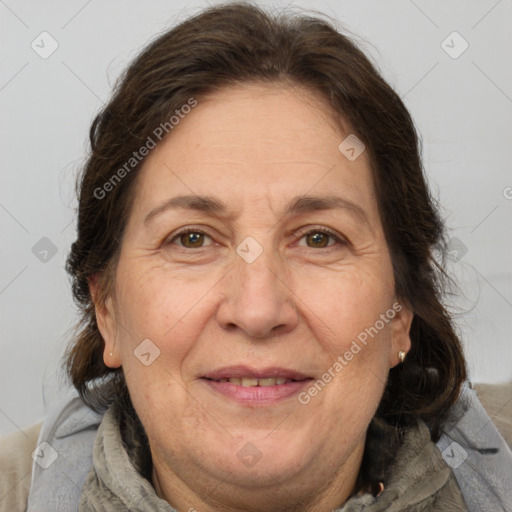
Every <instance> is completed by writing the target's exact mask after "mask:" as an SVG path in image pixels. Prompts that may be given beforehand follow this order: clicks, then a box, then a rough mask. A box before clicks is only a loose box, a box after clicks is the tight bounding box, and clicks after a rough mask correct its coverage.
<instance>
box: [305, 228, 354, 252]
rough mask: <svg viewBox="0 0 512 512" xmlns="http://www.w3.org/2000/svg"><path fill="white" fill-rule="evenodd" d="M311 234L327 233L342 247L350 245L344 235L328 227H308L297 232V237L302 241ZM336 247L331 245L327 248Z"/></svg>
mask: <svg viewBox="0 0 512 512" xmlns="http://www.w3.org/2000/svg"><path fill="white" fill-rule="evenodd" d="M310 233H325V234H327V235H329V236H331V237H332V238H334V239H335V240H336V242H338V243H340V244H342V245H347V244H348V243H349V242H348V240H347V239H346V238H345V237H344V236H343V235H341V234H340V233H338V232H337V231H334V230H333V229H331V228H328V227H326V226H306V227H303V228H300V229H299V230H298V231H296V232H295V236H297V237H299V239H302V238H303V237H304V236H305V235H308V234H310ZM334 245H335V244H333V245H329V246H327V247H334ZM315 250H316V249H315Z"/></svg>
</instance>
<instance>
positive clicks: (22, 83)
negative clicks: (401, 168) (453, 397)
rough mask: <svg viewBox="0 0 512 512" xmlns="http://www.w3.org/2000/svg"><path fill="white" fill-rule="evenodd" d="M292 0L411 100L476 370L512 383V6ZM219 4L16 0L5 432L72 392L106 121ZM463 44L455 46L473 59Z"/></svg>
mask: <svg viewBox="0 0 512 512" xmlns="http://www.w3.org/2000/svg"><path fill="white" fill-rule="evenodd" d="M209 3H210V4H214V3H216V2H209ZM260 3H261V4H268V3H270V2H260ZM287 3H288V2H278V1H274V2H271V4H272V5H274V6H278V7H279V6H281V7H283V6H285V5H286V4H287ZM292 4H293V5H294V6H297V7H299V6H300V7H305V8H309V9H311V8H313V9H318V10H320V11H323V12H325V13H326V14H328V15H330V16H333V17H335V18H336V19H337V20H339V21H340V23H341V24H342V25H343V26H344V27H346V28H348V29H349V30H351V31H353V32H354V33H355V34H357V35H358V36H360V37H361V43H362V44H363V47H364V48H365V49H366V51H367V53H369V54H370V55H372V56H373V58H374V60H375V61H376V62H377V63H378V65H379V67H380V69H381V71H382V72H383V74H384V76H385V78H386V79H387V80H388V81H389V82H390V83H391V84H392V85H393V86H394V87H395V88H396V90H397V91H398V92H399V94H400V95H401V96H402V98H403V100H404V101H405V103H406V105H407V107H408V108H409V109H410V111H411V113H412V116H413V118H414V119H415V122H416V124H417V126H418V128H419V130H420V132H421V134H422V136H423V141H424V162H425V167H426V169H427V173H428V177H429V181H430V182H431V185H432V187H433V190H434V194H435V195H436V196H437V197H439V199H440V201H441V203H442V205H443V214H444V216H445V217H446V218H447V223H448V226H449V227H450V234H451V236H452V237H454V238H455V239H457V240H458V241H457V240H455V241H453V242H452V243H453V247H454V249H455V252H454V258H453V261H452V262H451V264H450V270H451V271H452V272H454V273H455V274H456V275H457V276H458V278H459V282H460V286H461V290H462V292H463V294H464V297H463V298H459V299H457V300H451V303H452V304H453V305H454V306H456V308H457V309H456V311H457V325H458V326H459V329H460V332H461V334H462V336H463V339H464V344H465V348H466V353H467V358H468V362H469V367H470V372H471V378H472V379H473V380H474V381H480V382H499V381H505V380H509V379H511V378H512V348H511V347H512V340H511V333H512V320H511V318H512V273H511V261H512V235H511V233H512V230H511V220H512V173H511V162H512V143H511V140H512V121H511V120H512V69H511V57H510V56H511V55H512V37H511V32H512V30H511V29H512V1H511V0H500V1H496V0H481V1H468V0H458V1H455V0H453V1H450V2H444V1H440V0H439V1H436V2H427V1H423V0H415V1H409V0H394V1H381V0H371V1H370V0H366V1H361V0H353V1H334V0H331V1H316V2H312V1H296V2H292ZM207 5H208V4H207V2H205V1H200V2H184V1H169V0H167V1H163V0H162V1H150V2H140V1H139V2H137V1H133V0H130V1H128V0H106V1H100V0H90V1H85V0H73V1H69V0H68V1H66V2H64V1H59V2H57V1H46V2H37V1H35V0H33V1H23V0H5V1H3V0H0V20H1V21H0V38H1V62H2V67H1V73H0V109H1V110H0V111H1V117H0V126H1V139H0V144H1V150H0V159H1V181H0V230H1V231H0V232H1V234H2V243H1V244H0V262H1V265H0V308H1V320H2V323H1V334H0V379H1V380H0V434H4V433H8V432H10V431H13V430H15V429H16V428H18V427H24V426H27V425H28V424H31V423H33V422H35V421H37V420H38V419H39V418H40V417H41V416H42V414H43V413H44V407H45V403H48V402H51V401H52V400H53V399H55V397H56V396H58V394H59V393H61V392H62V390H63V389H64V385H63V380H62V378H59V376H58V375H59V368H60V362H61V358H62V353H63V349H64V347H65V345H66V343H67V342H68V340H69V339H70V338H71V336H72V328H73V325H74V322H75V320H76V311H75V308H74V306H73V303H72V300H71V293H70V288H69V284H68V279H67V276H66V274H65V272H64V269H63V265H64V262H65V258H66V254H67V252H68V248H69V246H70V244H71V242H72V241H73V239H74V206H75V199H74V180H75V176H76V172H77V170H78V169H79V167H80V165H81V163H82V162H83V158H84V155H85V149H86V145H87V136H88V129H89V126H90V123H91V121H92V119H93V117H94V115H95V113H96V112H97V110H98V109H99V108H100V106H101V105H102V103H103V102H104V101H106V100H107V98H108V96H109V93H110V90H111V87H112V84H113V83H114V81H115V79H116V78H117V76H118V75H119V73H120V72H121V71H122V70H123V69H124V68H125V66H126V64H127V63H128V62H129V60H130V59H131V58H133V57H134V56H135V55H136V53H137V52H138V50H140V48H142V47H143V46H144V45H145V44H146V43H147V42H148V41H149V40H150V39H151V38H153V37H154V36H155V35H156V34H157V33H159V32H161V31H163V30H164V29H166V28H167V27H169V26H171V25H173V24H175V23H176V22H177V21H179V20H182V19H184V18H185V17H187V16H188V15H190V14H192V13H194V12H196V11H197V9H198V8H201V7H205V6H207ZM43 31H47V32H49V33H50V34H51V36H52V37H53V38H54V39H55V40H56V41H57V42H58V45H59V47H58V49H57V50H56V51H55V53H53V54H52V55H51V56H50V57H49V58H47V59H42V58H41V57H40V56H39V55H38V54H37V53H36V52H35V51H34V50H33V49H32V48H31V43H32V41H34V40H35V41H36V43H37V42H38V41H40V38H39V37H38V36H39V34H41V32H43ZM453 31H457V32H458V33H459V34H460V35H461V36H462V37H463V38H464V40H465V41H467V43H468V44H469V47H468V49H467V50H466V51H465V52H464V53H463V54H462V55H460V56H459V57H458V58H456V59H454V58H452V57H450V56H449V55H448V54H447V53H446V52H445V50H444V49H443V47H442V46H441V45H442V42H443V41H444V40H445V39H446V38H447V36H449V35H450V34H451V33H452V32H453ZM452 41H453V42H452ZM461 43H462V42H461V41H460V40H457V36H455V39H454V38H453V37H451V38H448V40H447V42H446V43H445V44H448V45H449V46H452V47H453V48H452V50H451V51H452V52H457V51H458V50H459V49H460V48H462V46H461ZM39 44H40V45H41V43H39ZM507 187H508V188H507ZM43 237H47V238H48V239H50V240H51V242H52V244H54V245H55V247H56V249H57V253H56V254H55V256H53V257H51V258H49V256H50V255H51V253H48V256H47V257H48V261H46V262H44V261H40V259H39V258H38V257H37V256H36V255H35V254H34V253H33V252H32V249H33V247H34V245H35V244H36V243H37V242H38V241H39V240H40V239H41V238H43ZM36 247H37V246H36ZM466 249H467V252H465V251H466ZM36 252H37V251H36ZM464 252H465V254H464ZM460 256H462V257H460ZM39 257H44V254H42V253H39ZM459 257H460V259H459V260H458V261H456V260H457V259H458V258H459ZM43 259H44V258H43Z"/></svg>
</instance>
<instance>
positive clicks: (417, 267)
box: [29, 4, 469, 512]
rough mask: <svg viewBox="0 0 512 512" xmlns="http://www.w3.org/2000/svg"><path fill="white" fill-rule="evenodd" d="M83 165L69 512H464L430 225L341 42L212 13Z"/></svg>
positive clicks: (360, 58) (405, 139)
mask: <svg viewBox="0 0 512 512" xmlns="http://www.w3.org/2000/svg"><path fill="white" fill-rule="evenodd" d="M91 144H92V148H91V154H90V156H89V159H88V161H87V164H86V166H85V169H84V172H83V176H82V180H81V183H80V203H79V213H78V238H77V240H76V242H75V243H74V244H73V247H72V250H71V254H70V257H69V260H68V271H69V273H70V275H71V276H72V279H73V290H74V295H75V298H76V300H77V301H78V304H79V305H80V307H81V308H82V311H83V318H82V324H81V330H80V332H79V334H78V336H77V339H76V340H75V341H74V343H73V345H72V347H71V349H70V352H69V359H68V370H69V374H70V376H71V379H72V381H73V384H74V385H75V387H76V388H77V390H78V392H79V394H80V397H81V400H82V401H83V402H84V403H85V404H86V405H87V406H89V407H90V408H91V409H93V410H95V411H96V412H97V413H98V417H100V418H101V425H100V427H99V430H98V433H97V435H96V433H94V438H95V440H94V448H93V455H92V457H93V459H92V465H91V466H90V467H89V466H88V465H87V471H86V474H85V476H84V479H85V481H84V483H83V485H82V483H81V482H80V483H77V482H74V484H75V486H76V488H77V489H78V492H76V497H77V498H76V500H77V501H76V503H75V504H74V505H75V506H76V507H78V509H79V510H81V511H89V510H106V511H110V510H141V511H142V510H161V511H171V510H178V511H189V512H190V511H211V512H214V511H233V512H235V511H242V510H243V511H253V512H256V511H269V510H275V511H278V510H279V511H285V510H286V511H297V512H298V511H327V510H334V509H336V510H342V511H344V512H348V511H356V510H357V511H358V510H368V511H377V510H379V511H380V510H394V511H411V512H412V511H420V510H443V511H452V510H453V511H455V510H456V511H466V510H468V504H467V499H465V496H463V493H462V492H461V486H460V484H459V483H458V481H457V478H456V474H455V471H454V467H453V466H450V463H449V461H447V460H446V457H445V456H444V455H443V454H442V453H441V451H440V450H439V449H438V447H436V444H435V443H436V442H438V441H439V440H440V439H441V434H442V430H444V425H446V424H448V423H447V422H449V421H451V417H452V416H453V414H454V411H455V406H456V403H457V399H458V397H459V396H460V393H461V389H462V386H463V383H464V381H465V378H466V368H465V362H464V358H463V354H462V351H461V346H460V342H459V340H458V338H457V336H456V334H455V332H454V330H453V326H452V323H451V320H450V317H449V316H448V314H447V312H446V311H445V309H444V308H443V306H442V304H441V289H442V288H441V284H442V279H443V273H442V268H440V267H439V265H438V263H437V262H436V261H435V260H434V257H433V249H438V250H442V248H443V243H444V239H443V225H442V222H441V220H440V218H439V215H438V213H437V211H436V209H435V207H434V205H433V202H432V200H431V198H430V195H429V192H428V190H427V187H426V184H425V180H424V176H423V172H422V166H421V161H420V157H419V148H418V139H417V135H416V132H415V130H414V127H413V123H412V120H411V118H410V116H409V114H408V112H407V110H406V109H405V107H404V105H403V103H402V102H401V100H400V98H399V97H398V95H397V94H396V93H395V92H394V91H393V90H392V89H391V88H390V87H389V85H388V84H386V83H385V82H384V80H383V79H382V78H381V77H380V75H379V74H378V73H377V71H376V70H375V69H374V67H373V66H372V65H371V64H370V62H369V61H368V59H367V58H366V57H365V56H364V55H363V54H362V53H361V52H360V50H358V49H357V48H356V47H355V46H354V44H353V43H352V42H351V41H350V40H349V39H348V38H347V37H346V36H344V35H342V34H340V33H339V32H337V31H336V30H334V29H333V28H331V27H330V26H329V25H328V24H327V23H325V22H323V21H320V20H319V19H314V18H303V17H292V18H287V17H282V18H280V17H272V16H270V15H268V14H266V13H265V12H263V11H261V10H259V9H258V8H255V7H252V6H248V5H245V4H229V5H226V6H221V7H216V8H212V9H209V10H207V11H205V12H203V13H201V14H199V15H198V16H196V17H194V18H191V19H189V20H187V21H185V22H183V23H182V24H181V25H179V26H178V27H176V28H174V29H173V30H171V31H169V32H167V33H165V34H163V35H162V36H161V37H159V38H158V39H157V40H156V41H155V42H153V43H152V44H151V45H150V46H149V47H148V48H147V49H145V50H144V51H143V53H142V54H141V55H140V56H139V57H138V58H137V59H136V60H135V62H134V63H133V64H132V65H131V66H130V68H129V69H128V70H127V71H126V73H125V75H124V76H123V78H122V80H121V81H120V83H119V85H118V87H117V88H116V91H115V94H114V96H113V98H112V100H111V101H110V103H109V104H108V105H106V107H105V108H104V109H103V111H102V112H101V113H100V115H99V116H98V117H97V118H96V120H95V121H94V123H93V126H92V128H91ZM105 411H106V412H105ZM64 416H65V415H64ZM64 416H63V415H62V414H61V415H60V419H59V420H56V422H55V425H57V424H58V425H59V428H61V427H62V424H65V423H66V421H68V422H69V420H63V417H64ZM93 423H94V422H93ZM51 428H53V427H51ZM66 428H69V425H68V426H67V427H66ZM81 429H82V430H86V429H83V428H82V427H81ZM58 437H59V435H55V439H57V438H58ZM61 437H62V436H61ZM50 445H51V443H50ZM51 446H52V445H51ZM66 449H69V450H70V451H69V452H68V453H67V454H66V457H62V458H61V460H63V459H66V458H67V460H75V461H77V460H78V459H77V457H76V453H77V452H74V451H73V450H74V449H77V450H78V448H77V447H76V446H70V445H69V443H68V445H67V448H66ZM468 449H469V448H468ZM452 451H453V448H452ZM59 453H62V452H59ZM73 454H74V455H73ZM36 456H37V454H36ZM43 456H45V455H44V454H43ZM83 466H84V465H83V464H82V467H83ZM34 485H36V482H34ZM47 489H51V491H52V493H57V494H58V492H59V485H58V484H57V482H56V481H54V483H53V484H52V485H50V486H49V487H47ZM68 505H69V507H72V505H73V504H72V503H71V504H70V503H68ZM38 506H41V503H38V496H37V494H36V493H35V491H34V492H31V497H30V502H29V510H37V508H36V507H38ZM61 509H62V510H63V509H64V508H61ZM71 509H72V508H69V510H71Z"/></svg>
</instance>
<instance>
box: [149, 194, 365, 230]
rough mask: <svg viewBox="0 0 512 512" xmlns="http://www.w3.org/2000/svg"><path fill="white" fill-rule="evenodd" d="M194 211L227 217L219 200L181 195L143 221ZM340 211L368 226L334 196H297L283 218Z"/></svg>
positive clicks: (353, 207)
mask: <svg viewBox="0 0 512 512" xmlns="http://www.w3.org/2000/svg"><path fill="white" fill-rule="evenodd" d="M177 208H181V209H186V210H196V211H199V212H203V213H206V214H209V215H212V216H227V212H228V208H227V206H226V205H225V204H224V203H223V202H222V201H221V200H219V199H216V198H214V197H211V196H198V195H192V194H190V195H183V196H176V197H173V198H171V199H169V200H167V201H165V202H164V203H162V204H161V205H159V206H157V207H156V208H154V209H153V210H151V211H150V212H149V213H148V214H147V215H146V217H145V219H144V224H148V223H149V222H150V221H151V220H152V219H154V218H155V217H157V216H158V215H160V214H162V213H164V212H166V211H168V210H173V209H177ZM333 209H342V210H345V211H348V212H349V213H350V214H352V215H353V216H354V217H356V218H358V219H359V220H360V221H362V222H363V223H365V224H367V225H368V226H369V225H370V222H369V219H368V217H367V215H366V213H365V211H364V210H363V208H361V207H360V206H359V205H358V204H356V203H354V202H352V201H349V200H347V199H344V198H342V197H339V196H335V195H327V196H311V195H309V196H297V197H295V198H293V199H292V200H291V201H290V202H289V203H288V205H287V206H286V208H285V211H284V216H287V215H292V214H299V213H309V212H314V211H320V210H333Z"/></svg>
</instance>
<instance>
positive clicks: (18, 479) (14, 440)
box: [0, 423, 41, 510]
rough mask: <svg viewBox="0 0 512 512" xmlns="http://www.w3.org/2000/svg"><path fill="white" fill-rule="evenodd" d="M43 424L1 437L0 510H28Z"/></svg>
mask: <svg viewBox="0 0 512 512" xmlns="http://www.w3.org/2000/svg"><path fill="white" fill-rule="evenodd" d="M40 430H41V423H38V424H36V425H32V426H31V427H28V428H26V429H25V430H19V431H17V432H14V433H13V434H9V435H6V436H2V437H0V473H1V478H0V509H2V510H25V508H26V506H27V500H28V493H29V490H30V482H31V480H32V478H31V476H32V475H31V473H32V453H33V452H34V450H35V449H36V446H37V439H38V437H39V432H40Z"/></svg>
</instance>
